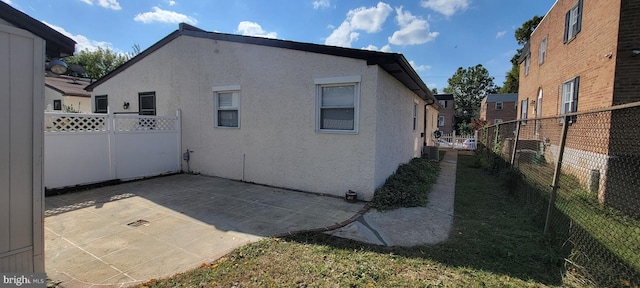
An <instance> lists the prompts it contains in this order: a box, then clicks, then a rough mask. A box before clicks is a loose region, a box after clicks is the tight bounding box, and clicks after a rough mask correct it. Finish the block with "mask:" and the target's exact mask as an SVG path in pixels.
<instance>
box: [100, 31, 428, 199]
mask: <svg viewBox="0 0 640 288" xmlns="http://www.w3.org/2000/svg"><path fill="white" fill-rule="evenodd" d="M160 67H162V69H160ZM378 72H379V71H378V68H377V66H368V65H367V64H366V61H362V60H355V59H350V58H341V57H335V56H328V55H322V54H315V53H308V52H301V51H293V50H287V49H280V48H273V47H265V46H257V45H246V44H240V43H231V42H225V41H214V40H210V39H203V38H195V37H189V36H181V37H179V38H177V39H176V40H174V41H172V42H171V43H169V44H167V45H165V46H164V47H163V48H161V49H159V50H157V51H156V52H154V53H152V54H151V55H149V56H147V57H146V58H144V59H143V60H141V61H140V62H138V63H136V65H133V66H131V67H129V68H128V69H127V70H125V71H123V72H121V73H120V74H118V75H116V76H115V77H113V78H112V79H110V80H109V81H107V82H105V83H103V84H101V85H100V86H98V87H96V88H95V89H94V91H93V95H94V96H95V95H103V94H108V97H109V98H108V101H109V103H110V108H111V109H112V110H113V111H122V107H121V106H122V104H121V103H123V102H124V101H128V102H130V103H131V107H130V109H129V111H137V110H138V108H137V93H138V92H144V91H155V92H156V101H157V102H156V106H157V113H158V115H165V114H167V113H168V111H173V110H174V109H177V108H180V109H182V111H183V114H182V115H183V118H182V119H183V121H182V128H183V130H182V131H183V138H182V139H183V142H182V143H183V151H184V150H186V149H189V150H192V151H193V153H192V154H191V161H190V169H191V171H192V172H197V173H203V174H208V175H215V176H220V177H225V178H231V179H239V180H244V181H248V182H256V183H262V184H268V185H274V186H280V187H288V188H294V189H300V190H305V191H311V192H318V193H326V194H332V195H337V196H343V195H344V193H345V192H346V191H347V190H349V189H350V190H354V191H357V192H359V193H360V194H359V195H360V196H362V198H363V199H367V200H370V199H371V198H372V197H373V192H374V189H375V184H374V169H375V167H376V165H375V133H376V128H375V125H376V89H377V86H376V75H377V74H378ZM343 76H360V77H361V82H360V106H359V111H360V113H359V122H360V125H359V131H358V133H357V134H332V133H319V132H316V129H315V113H316V106H315V105H316V104H315V103H316V86H315V84H314V80H315V79H317V78H326V77H343ZM226 85H240V88H241V89H240V128H238V129H235V128H215V127H214V116H215V113H214V93H213V87H219V86H226ZM418 133H419V132H418ZM405 154H406V153H405ZM404 158H406V157H404ZM183 169H185V170H186V165H184V163H183Z"/></svg>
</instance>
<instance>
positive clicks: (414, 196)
mask: <svg viewBox="0 0 640 288" xmlns="http://www.w3.org/2000/svg"><path fill="white" fill-rule="evenodd" d="M439 172H440V166H439V165H438V163H437V162H433V161H430V160H427V159H422V158H414V159H413V160H411V161H410V162H409V163H407V164H402V165H400V166H399V167H398V169H397V170H396V172H395V173H393V174H392V175H391V176H389V178H387V181H386V182H385V183H384V185H383V186H382V187H380V188H379V189H378V190H376V192H375V194H374V196H373V201H372V202H371V206H372V207H373V208H375V209H378V210H381V211H384V210H392V209H397V208H402V207H418V206H425V205H426V204H427V199H428V195H429V190H430V189H431V186H432V185H433V183H435V182H436V180H437V179H438V174H439Z"/></svg>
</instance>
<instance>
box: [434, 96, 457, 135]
mask: <svg viewBox="0 0 640 288" xmlns="http://www.w3.org/2000/svg"><path fill="white" fill-rule="evenodd" d="M442 101H447V107H446V108H445V107H442V109H440V111H438V116H444V126H441V127H438V130H440V131H442V133H444V134H450V133H451V132H452V131H453V122H454V120H455V118H454V115H455V110H454V101H453V100H442Z"/></svg>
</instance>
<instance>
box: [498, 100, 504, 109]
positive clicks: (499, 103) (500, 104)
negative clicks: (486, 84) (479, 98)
mask: <svg viewBox="0 0 640 288" xmlns="http://www.w3.org/2000/svg"><path fill="white" fill-rule="evenodd" d="M498 106H499V107H498ZM503 106H504V104H503V103H502V102H496V110H502V107H503Z"/></svg>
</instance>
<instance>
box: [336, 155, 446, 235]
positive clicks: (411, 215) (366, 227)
mask: <svg viewBox="0 0 640 288" xmlns="http://www.w3.org/2000/svg"><path fill="white" fill-rule="evenodd" d="M457 160H458V151H457V150H448V151H447V153H446V154H445V156H444V159H443V160H442V161H441V162H440V168H441V170H440V176H439V177H438V179H437V181H436V183H435V184H434V185H433V187H432V188H431V192H430V193H429V202H428V204H427V206H426V207H415V208H401V209H396V210H391V211H388V212H378V211H377V210H370V211H368V212H366V213H365V214H364V215H362V216H361V217H359V218H357V219H356V221H354V222H352V223H351V224H348V225H346V226H344V227H342V228H339V229H336V230H333V231H329V232H326V233H328V234H331V235H334V236H338V237H342V238H348V239H353V240H356V241H360V242H364V243H370V244H376V245H383V246H405V247H410V246H416V245H428V244H436V243H439V242H442V241H444V240H446V239H447V238H448V237H449V231H450V230H451V226H452V224H453V205H454V196H455V186H456V185H455V184H456V164H457Z"/></svg>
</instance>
